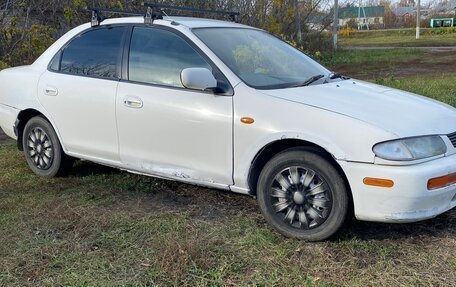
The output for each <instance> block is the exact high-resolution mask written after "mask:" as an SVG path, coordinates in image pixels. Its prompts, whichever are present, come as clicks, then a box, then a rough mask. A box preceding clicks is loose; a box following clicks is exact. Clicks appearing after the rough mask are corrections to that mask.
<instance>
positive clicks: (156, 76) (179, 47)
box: [128, 27, 212, 87]
mask: <svg viewBox="0 0 456 287" xmlns="http://www.w3.org/2000/svg"><path fill="white" fill-rule="evenodd" d="M186 68H207V69H209V70H212V68H211V66H210V65H209V64H208V63H207V62H206V61H205V60H204V59H203V58H202V56H201V55H200V54H199V53H198V52H196V51H195V50H194V49H193V48H192V47H191V46H190V45H189V44H188V43H187V42H186V41H185V40H184V39H182V38H181V37H179V36H178V35H176V34H174V33H172V32H169V31H166V30H162V29H156V28H148V27H135V29H134V30H133V35H132V39H131V47H130V60H129V69H128V72H129V80H130V81H135V82H141V83H148V84H156V85H164V86H172V87H182V83H181V81H180V73H181V71H182V70H183V69H186Z"/></svg>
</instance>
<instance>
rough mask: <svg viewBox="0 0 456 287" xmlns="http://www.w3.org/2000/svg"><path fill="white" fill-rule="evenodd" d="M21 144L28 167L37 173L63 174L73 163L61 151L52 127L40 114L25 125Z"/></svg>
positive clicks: (48, 175) (50, 175)
mask: <svg viewBox="0 0 456 287" xmlns="http://www.w3.org/2000/svg"><path fill="white" fill-rule="evenodd" d="M22 146H23V148H24V153H25V159H26V160H27V163H28V165H29V167H30V169H31V170H32V171H33V172H34V173H36V174H37V175H40V176H45V177H54V176H61V175H65V174H66V172H67V171H68V170H69V168H71V166H72V165H73V160H72V159H71V158H70V157H68V156H67V155H66V154H65V153H64V152H63V150H62V146H61V145H60V141H59V139H58V137H57V134H56V133H55V131H54V129H53V127H52V126H51V124H50V123H49V122H48V121H47V120H46V119H45V118H43V117H41V116H37V117H34V118H32V119H30V120H29V121H28V122H27V124H26V125H25V128H24V133H23V137H22Z"/></svg>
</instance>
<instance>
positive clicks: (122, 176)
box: [0, 49, 456, 287]
mask: <svg viewBox="0 0 456 287" xmlns="http://www.w3.org/2000/svg"><path fill="white" fill-rule="evenodd" d="M436 56H437V57H436V58H439V60H436V59H424V58H428V57H429V55H428V54H426V53H425V52H423V51H418V50H404V49H398V50H394V51H356V52H347V51H341V52H338V53H337V54H336V55H331V56H330V55H327V56H326V55H324V58H323V59H322V62H324V63H325V64H327V65H329V66H331V68H332V69H334V70H336V71H339V72H342V73H345V74H348V75H351V76H356V77H358V78H362V79H366V80H370V81H373V82H377V83H380V84H384V85H388V86H392V87H397V88H401V89H406V90H409V91H412V92H417V93H421V94H424V95H426V96H428V97H432V98H435V99H439V100H441V101H444V102H447V103H449V104H451V105H453V106H455V107H456V71H455V70H451V69H454V68H450V69H447V70H444V71H443V72H441V71H440V70H438V67H440V62H446V64H447V65H449V66H450V67H455V64H456V58H455V56H454V55H447V54H445V53H443V54H439V55H436ZM440 58H443V60H442V59H440ZM416 61H419V62H420V63H421V66H423V67H424V68H426V69H427V70H428V72H427V73H418V72H416V71H415V72H413V70H412V71H410V68H412V67H414V66H415V65H416V64H415V62H416ZM365 70H368V71H369V72H368V73H366V72H363V71H365ZM386 71H389V72H388V73H386ZM413 73H414V74H413ZM417 74H419V75H417ZM0 242H1V244H0V286H8V287H9V286H80V287H83V286H84V287H85V286H246V285H252V286H253V285H255V286H456V283H455V282H456V210H453V211H450V212H447V213H445V214H443V215H441V216H439V217H437V218H436V219H432V220H428V221H424V222H420V223H413V224H379V223H366V222H358V221H354V220H353V221H350V222H349V223H348V224H347V226H346V227H345V228H344V229H343V230H342V232H341V233H340V234H339V235H338V237H336V238H334V239H333V240H331V241H328V242H321V243H305V242H301V241H297V240H292V239H286V238H284V237H282V236H280V235H278V234H277V233H276V232H274V231H273V230H271V229H270V228H269V227H268V225H267V224H266V222H265V221H264V219H263V218H262V216H261V214H260V212H259V210H258V208H257V205H256V202H255V200H254V199H252V198H249V197H246V196H241V195H236V194H231V193H226V192H220V191H216V190H210V189H206V188H200V187H195V186H189V185H186V184H180V183H175V182H170V181H164V180H159V179H153V178H148V177H144V176H137V175H132V174H128V173H125V172H120V171H117V170H113V169H110V168H105V167H101V166H98V165H95V164H92V163H89V162H84V161H81V162H78V163H77V164H76V165H75V167H74V168H73V170H72V172H71V174H70V175H69V177H68V178H57V179H44V178H39V177H36V176H34V175H33V174H32V173H31V172H30V171H29V169H28V168H27V166H26V163H25V160H24V156H23V154H22V153H21V152H19V151H17V149H16V148H15V146H14V144H13V143H12V142H11V141H9V142H8V141H7V142H5V141H3V142H2V143H0Z"/></svg>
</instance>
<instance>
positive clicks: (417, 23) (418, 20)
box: [416, 0, 421, 40]
mask: <svg viewBox="0 0 456 287" xmlns="http://www.w3.org/2000/svg"><path fill="white" fill-rule="evenodd" d="M420 10H421V0H418V3H417V4H416V39H417V40H418V39H419V38H420V22H421V21H420V20H421V16H420V12H421V11H420Z"/></svg>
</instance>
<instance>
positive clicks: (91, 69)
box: [60, 27, 125, 79]
mask: <svg viewBox="0 0 456 287" xmlns="http://www.w3.org/2000/svg"><path fill="white" fill-rule="evenodd" d="M124 31H125V28H124V27H111V28H102V29H96V30H92V31H89V32H86V33H84V34H81V35H80V36H79V37H77V38H75V39H74V40H73V41H72V42H71V43H70V44H69V45H68V46H67V47H66V48H65V49H64V50H63V52H62V59H61V63H60V71H61V72H64V73H70V74H75V75H81V76H89V77H100V78H106V79H118V78H119V75H118V72H117V71H118V69H117V68H118V63H119V57H120V55H121V48H122V38H123V33H124Z"/></svg>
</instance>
